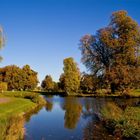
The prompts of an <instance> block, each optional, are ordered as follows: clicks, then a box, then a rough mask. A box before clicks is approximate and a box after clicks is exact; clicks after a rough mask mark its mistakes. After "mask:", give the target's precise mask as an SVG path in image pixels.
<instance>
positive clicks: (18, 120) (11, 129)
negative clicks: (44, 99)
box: [0, 106, 42, 140]
mask: <svg viewBox="0 0 140 140" xmlns="http://www.w3.org/2000/svg"><path fill="white" fill-rule="evenodd" d="M41 108H42V106H37V107H36V108H35V109H33V110H30V111H29V112H27V113H26V114H25V115H24V116H15V115H14V116H11V117H9V118H5V119H2V120H1V121H0V140H24V139H25V135H26V130H25V128H24V124H25V121H26V122H28V121H30V118H31V116H32V115H33V114H37V113H38V111H39V110H40V109H41Z"/></svg>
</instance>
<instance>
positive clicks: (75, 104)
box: [63, 97, 82, 129]
mask: <svg viewBox="0 0 140 140" xmlns="http://www.w3.org/2000/svg"><path fill="white" fill-rule="evenodd" d="M63 109H64V110H65V116H64V119H65V124H64V126H65V128H68V129H74V128H76V125H77V123H78V121H79V118H80V116H81V111H82V105H81V104H80V102H79V101H78V99H77V98H72V97H67V98H65V100H64V104H63Z"/></svg>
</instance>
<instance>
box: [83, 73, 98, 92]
mask: <svg viewBox="0 0 140 140" xmlns="http://www.w3.org/2000/svg"><path fill="white" fill-rule="evenodd" d="M98 83H99V79H98V78H97V77H95V76H94V75H91V74H86V73H82V76H81V80H80V89H81V90H82V91H83V92H90V93H91V92H95V91H96V89H97V88H98V87H99V86H98Z"/></svg>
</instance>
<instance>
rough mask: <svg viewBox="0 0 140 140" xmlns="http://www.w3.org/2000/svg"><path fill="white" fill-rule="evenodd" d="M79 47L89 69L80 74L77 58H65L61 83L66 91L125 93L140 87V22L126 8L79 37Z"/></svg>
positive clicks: (60, 85)
mask: <svg viewBox="0 0 140 140" xmlns="http://www.w3.org/2000/svg"><path fill="white" fill-rule="evenodd" d="M79 48H80V51H81V54H82V58H81V61H82V63H83V64H84V65H85V66H86V68H87V70H88V71H89V72H90V73H89V74H86V73H82V74H80V72H79V69H78V68H77V65H76V63H75V62H74V60H73V59H72V58H67V59H65V60H64V73H63V74H62V75H61V76H60V79H59V83H58V85H59V86H58V87H59V88H60V89H62V90H63V91H65V92H67V93H68V94H69V93H74V92H75V93H76V92H77V91H79V90H80V91H82V92H83V91H84V92H91V93H93V92H94V93H96V92H99V89H105V91H106V92H108V93H115V92H120V93H122V94H126V93H128V92H129V91H130V90H132V89H136V88H140V74H139V73H140V53H139V52H140V26H139V25H138V23H137V22H136V21H135V20H133V19H132V18H131V17H130V16H129V15H128V13H127V11H117V12H114V13H113V14H112V15H111V17H110V22H109V24H108V25H107V26H106V27H104V28H101V29H99V30H98V31H97V32H96V34H95V35H89V34H88V35H85V36H83V37H82V38H81V39H80V47H79Z"/></svg>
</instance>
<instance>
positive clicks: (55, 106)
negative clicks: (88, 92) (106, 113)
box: [25, 96, 140, 140]
mask: <svg viewBox="0 0 140 140" xmlns="http://www.w3.org/2000/svg"><path fill="white" fill-rule="evenodd" d="M45 99H46V100H47V101H48V104H47V105H46V106H45V107H43V108H42V109H40V111H39V112H38V113H36V114H34V115H32V116H31V118H30V119H29V120H28V121H27V122H26V124H25V129H26V135H25V140H90V139H93V138H94V139H100V137H102V135H101V134H100V133H102V134H103V133H104V134H103V135H104V137H105V136H106V137H108V136H110V135H109V134H105V132H103V130H102V128H100V127H102V125H100V118H101V117H102V114H101V112H102V110H103V109H104V108H107V109H109V110H110V108H113V109H114V108H115V109H114V110H115V112H113V113H116V112H117V113H118V111H116V109H117V110H122V111H123V110H125V109H126V108H128V107H139V105H140V99H115V98H113V99H112V98H90V97H88V98H87V97H85V98H84V97H65V98H64V97H59V96H50V97H45ZM109 107H110V108H109ZM118 108H119V109H118ZM114 110H111V112H112V111H114ZM115 115H117V114H115ZM97 126H98V127H97ZM110 139H111V138H110Z"/></svg>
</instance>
